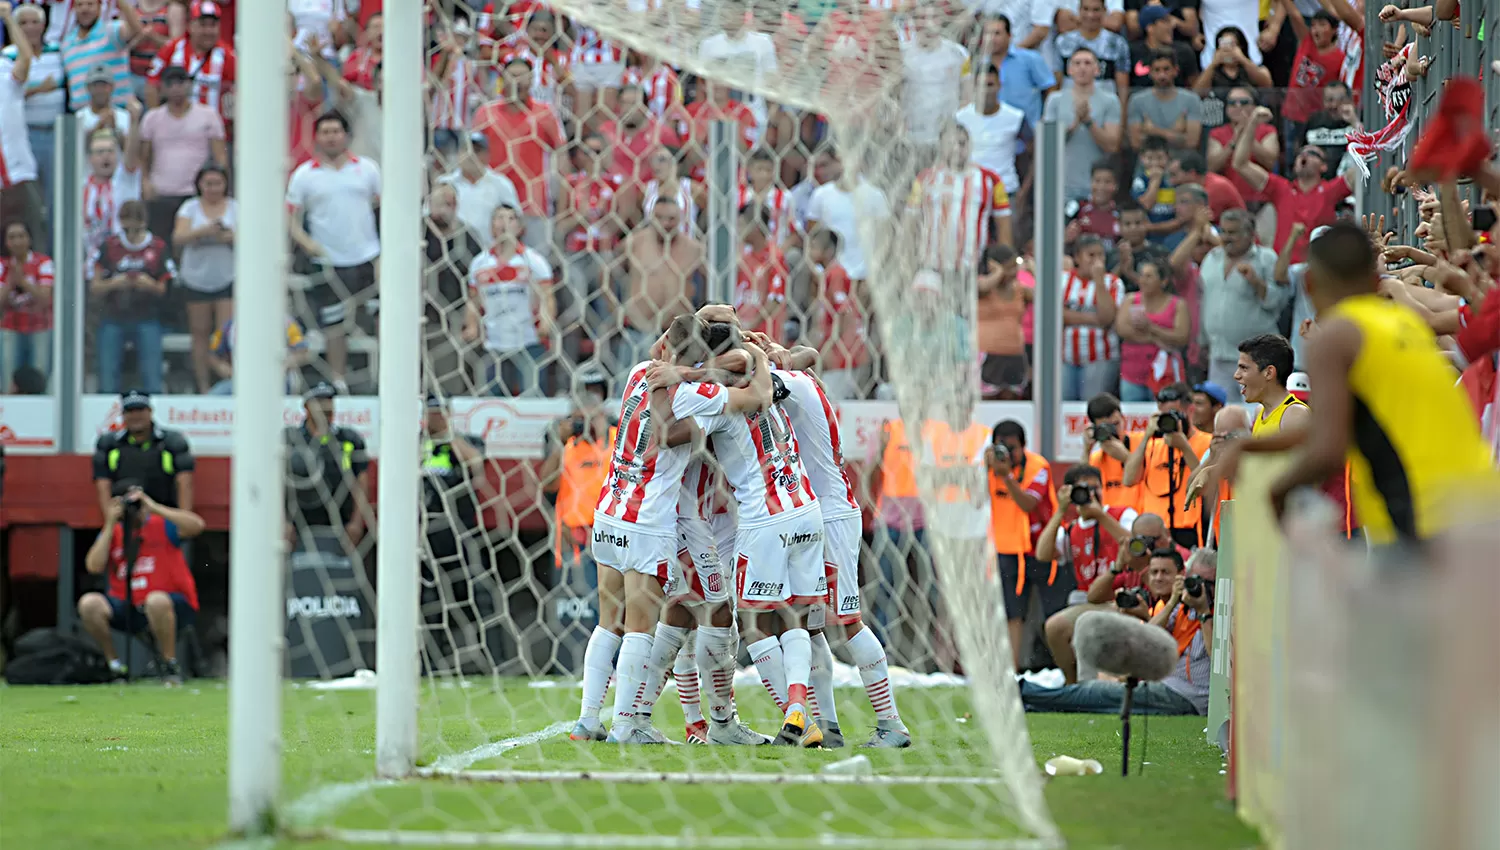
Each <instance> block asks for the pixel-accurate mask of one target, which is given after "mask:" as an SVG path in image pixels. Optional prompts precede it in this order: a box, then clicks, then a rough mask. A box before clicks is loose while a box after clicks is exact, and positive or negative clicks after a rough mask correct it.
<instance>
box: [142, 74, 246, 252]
mask: <svg viewBox="0 0 1500 850" xmlns="http://www.w3.org/2000/svg"><path fill="white" fill-rule="evenodd" d="M161 86H162V94H163V95H164V100H163V103H162V105H161V106H158V107H156V108H155V109H152V110H150V111H148V112H147V113H146V115H145V117H144V118H142V119H141V164H142V168H143V170H144V172H145V174H144V177H143V180H142V183H141V197H142V198H144V199H145V200H146V210H147V216H148V221H149V223H150V225H151V231H152V232H153V233H156V234H158V235H161V236H162V237H163V238H165V239H167V240H168V245H171V241H170V240H171V236H172V231H173V227H174V225H175V223H176V221H177V210H178V208H179V207H181V206H182V205H183V203H184V202H186V201H187V199H188V198H190V197H192V195H193V193H194V186H193V180H194V178H195V177H196V176H197V174H198V172H199V171H200V170H201V169H202V168H203V167H204V166H205V165H208V164H210V163H218V164H220V166H221V167H222V165H223V164H224V163H227V162H228V161H229V154H228V147H227V142H226V136H225V132H224V119H222V118H220V117H219V113H218V112H217V111H216V110H214V109H211V108H209V107H207V106H204V105H203V104H201V103H197V102H195V101H193V100H192V99H191V98H189V95H190V94H191V92H192V87H193V78H192V77H191V76H189V74H188V72H187V69H185V68H180V67H177V66H172V67H170V68H167V69H166V70H165V71H163V72H162V75H161Z"/></svg>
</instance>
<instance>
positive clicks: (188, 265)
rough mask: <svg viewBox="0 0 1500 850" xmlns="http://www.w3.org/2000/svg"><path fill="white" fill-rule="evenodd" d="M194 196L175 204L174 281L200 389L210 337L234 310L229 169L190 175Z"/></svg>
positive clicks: (233, 207) (206, 383)
mask: <svg viewBox="0 0 1500 850" xmlns="http://www.w3.org/2000/svg"><path fill="white" fill-rule="evenodd" d="M193 183H194V185H195V186H196V187H197V190H198V194H197V196H196V197H192V198H189V199H188V200H187V202H186V203H184V204H183V205H182V206H181V207H179V208H178V210H177V222H176V225H175V226H174V228H173V230H172V244H173V245H177V246H179V247H180V248H181V249H182V264H181V268H180V270H179V272H178V277H177V280H178V283H179V284H180V285H181V287H182V291H183V295H184V296H185V299H184V300H186V302H187V314H188V329H189V330H190V331H191V332H192V335H193V379H194V381H195V382H196V383H197V385H198V392H199V393H207V392H208V391H209V390H210V389H212V387H213V375H212V371H211V370H212V364H211V363H210V361H209V356H208V350H209V339H210V338H211V337H212V336H213V332H214V328H218V327H223V325H224V324H225V323H226V322H228V321H229V320H230V318H231V317H233V315H234V231H235V226H236V220H237V218H238V213H239V209H238V205H237V204H236V202H235V200H234V198H231V197H229V175H228V174H227V173H225V171H224V169H223V168H221V167H219V166H218V165H216V164H214V163H212V162H211V163H209V164H208V165H205V166H204V167H203V168H202V170H200V171H199V172H198V176H197V178H196V179H195V180H194V181H193Z"/></svg>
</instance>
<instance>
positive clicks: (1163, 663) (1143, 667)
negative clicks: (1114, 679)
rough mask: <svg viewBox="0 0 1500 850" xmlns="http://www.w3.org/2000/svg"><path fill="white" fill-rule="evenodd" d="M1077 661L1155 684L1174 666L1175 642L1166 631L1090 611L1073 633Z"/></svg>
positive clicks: (1109, 613) (1110, 613) (1122, 616)
mask: <svg viewBox="0 0 1500 850" xmlns="http://www.w3.org/2000/svg"><path fill="white" fill-rule="evenodd" d="M1073 651H1074V652H1076V653H1077V654H1078V660H1079V662H1080V663H1082V664H1085V665H1090V666H1093V667H1095V668H1097V669H1099V670H1102V671H1104V672H1107V673H1114V674H1115V675H1118V676H1133V677H1135V678H1137V679H1140V680H1141V681H1143V682H1156V681H1160V680H1162V679H1165V678H1166V677H1168V676H1170V675H1171V674H1172V670H1173V668H1175V667H1176V666H1177V639H1176V638H1174V637H1172V635H1171V633H1169V632H1168V631H1167V630H1166V629H1163V628H1160V627H1159V626H1152V625H1149V624H1147V623H1143V622H1141V621H1140V620H1137V619H1136V618H1135V617H1132V616H1130V615H1129V614H1118V613H1115V612H1114V611H1090V612H1088V613H1087V614H1084V615H1083V616H1081V617H1079V618H1078V625H1077V627H1076V628H1074V630H1073Z"/></svg>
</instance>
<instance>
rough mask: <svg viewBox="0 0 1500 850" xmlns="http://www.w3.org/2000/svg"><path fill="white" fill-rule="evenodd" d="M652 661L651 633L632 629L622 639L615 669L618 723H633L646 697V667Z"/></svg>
mask: <svg viewBox="0 0 1500 850" xmlns="http://www.w3.org/2000/svg"><path fill="white" fill-rule="evenodd" d="M650 663H651V635H649V634H647V633H645V632H629V633H628V634H626V635H625V639H624V640H623V641H621V642H620V663H619V665H618V666H617V668H616V670H615V678H616V679H618V680H619V681H617V682H616V683H615V723H616V724H622V723H623V724H626V725H627V726H633V725H634V724H635V722H636V712H637V710H638V709H639V707H640V705H641V702H642V701H643V700H644V699H645V697H646V675H647V670H646V666H647V665H648V664H650Z"/></svg>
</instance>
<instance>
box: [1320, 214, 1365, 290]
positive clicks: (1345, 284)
mask: <svg viewBox="0 0 1500 850" xmlns="http://www.w3.org/2000/svg"><path fill="white" fill-rule="evenodd" d="M1307 263H1308V265H1309V266H1310V267H1311V269H1312V270H1313V271H1315V272H1316V273H1317V279H1318V280H1320V281H1327V282H1329V283H1331V284H1332V285H1333V286H1334V287H1335V288H1337V289H1338V290H1339V291H1341V292H1354V291H1363V290H1369V289H1373V288H1374V286H1375V283H1376V281H1378V280H1379V279H1380V278H1379V275H1378V274H1377V272H1376V268H1375V265H1376V254H1375V245H1374V243H1373V242H1371V241H1370V235H1369V234H1368V233H1365V231H1364V228H1362V227H1360V226H1359V225H1358V224H1355V223H1354V222H1351V221H1339V222H1335V223H1333V224H1330V225H1329V226H1328V229H1327V230H1325V231H1323V234H1322V235H1321V236H1319V237H1318V238H1317V239H1314V240H1313V241H1312V242H1311V244H1309V245H1308V246H1307Z"/></svg>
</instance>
